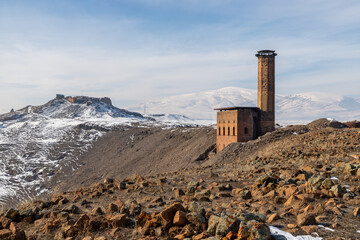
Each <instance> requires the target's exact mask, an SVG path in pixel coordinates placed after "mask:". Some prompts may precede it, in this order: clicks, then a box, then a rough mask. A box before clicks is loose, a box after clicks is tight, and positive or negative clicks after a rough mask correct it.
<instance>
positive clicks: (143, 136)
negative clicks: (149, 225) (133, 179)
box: [49, 127, 216, 192]
mask: <svg viewBox="0 0 360 240" xmlns="http://www.w3.org/2000/svg"><path fill="white" fill-rule="evenodd" d="M215 142H216V131H215V130H214V129H213V128H211V127H200V128H190V127H180V128H172V129H166V130H163V129H161V128H144V127H122V128H120V129H117V130H114V131H111V132H109V133H107V134H105V135H104V136H103V137H101V138H100V139H99V140H98V141H97V142H96V143H94V146H93V148H92V149H90V150H89V151H88V152H86V153H85V154H83V155H82V156H81V157H80V159H79V162H80V164H81V167H80V168H79V169H78V170H77V171H76V172H75V173H73V174H72V176H71V177H66V178H64V175H63V174H62V173H61V172H59V173H58V174H56V175H55V176H54V177H53V179H52V181H51V182H50V183H49V186H50V187H51V188H52V189H54V190H55V191H56V192H59V191H65V190H66V191H68V190H71V189H76V188H79V187H82V186H88V185H90V184H92V183H96V182H98V181H100V180H101V179H104V178H108V177H110V178H112V177H127V176H130V175H133V174H138V175H143V176H146V175H154V174H157V173H164V172H169V171H175V170H178V169H181V168H190V167H193V166H198V165H199V164H200V163H201V162H204V161H206V160H208V155H209V154H210V155H211V154H214V149H215ZM59 180H60V181H61V184H58V183H57V182H59Z"/></svg>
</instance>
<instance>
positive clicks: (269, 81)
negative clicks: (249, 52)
mask: <svg viewBox="0 0 360 240" xmlns="http://www.w3.org/2000/svg"><path fill="white" fill-rule="evenodd" d="M276 55H277V54H276V53H275V51H272V50H261V51H258V53H257V54H255V56H256V57H258V108H259V109H260V121H259V130H258V131H259V135H264V134H265V133H267V132H270V131H273V130H275V56H276Z"/></svg>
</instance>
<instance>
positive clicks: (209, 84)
mask: <svg viewBox="0 0 360 240" xmlns="http://www.w3.org/2000/svg"><path fill="white" fill-rule="evenodd" d="M359 13H360V1H358V0H346V1H343V0H342V1H340V0H339V1H334V0H327V1H325V0H316V1H314V0H311V1H310V0H304V1H286V0H282V1H279V0H272V1H267V0H263V1H241V0H237V1H235V0H222V1H220V0H218V1H215V0H192V1H190V0H182V1H175V0H174V1H170V0H167V1H165V0H87V1H81V0H77V1H74V0H61V1H50V0H47V1H45V0H43V1H42V0H37V1H32V0H26V1H17V0H13V1H1V2H0V33H1V34H0V84H1V88H0V112H7V111H9V110H10V109H11V108H15V109H18V108H20V107H23V106H25V105H28V104H32V105H36V104H42V103H44V102H46V101H47V100H49V99H51V98H53V97H54V96H55V94H56V93H63V94H65V95H90V96H95V97H102V96H109V97H111V98H112V99H113V102H114V104H115V105H116V106H119V107H125V106H127V105H129V104H136V103H142V102H144V101H146V100H151V99H155V98H159V97H162V96H168V95H175V94H182V93H189V92H196V91H206V90H211V89H217V88H221V87H227V86H236V87H243V88H252V89H256V87H257V59H256V57H255V56H254V54H255V53H256V51H257V50H260V49H274V50H276V51H277V53H278V56H277V59H276V84H277V92H278V93H280V94H295V93H300V92H332V93H336V94H343V95H348V96H354V97H360V92H359V89H360V79H359V78H360V77H359V76H360V67H359V66H360V14H359Z"/></svg>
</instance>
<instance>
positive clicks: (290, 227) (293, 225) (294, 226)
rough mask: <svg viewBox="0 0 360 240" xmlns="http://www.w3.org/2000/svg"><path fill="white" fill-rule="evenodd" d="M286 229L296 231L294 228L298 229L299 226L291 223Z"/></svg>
mask: <svg viewBox="0 0 360 240" xmlns="http://www.w3.org/2000/svg"><path fill="white" fill-rule="evenodd" d="M286 227H287V228H288V229H294V228H297V225H296V224H292V223H289V224H288V225H286Z"/></svg>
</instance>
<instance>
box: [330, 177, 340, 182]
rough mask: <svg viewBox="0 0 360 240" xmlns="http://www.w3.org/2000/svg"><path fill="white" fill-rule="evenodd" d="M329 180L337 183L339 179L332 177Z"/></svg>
mask: <svg viewBox="0 0 360 240" xmlns="http://www.w3.org/2000/svg"><path fill="white" fill-rule="evenodd" d="M330 179H331V180H335V181H339V178H337V177H334V176H332V177H331V178H330Z"/></svg>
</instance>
